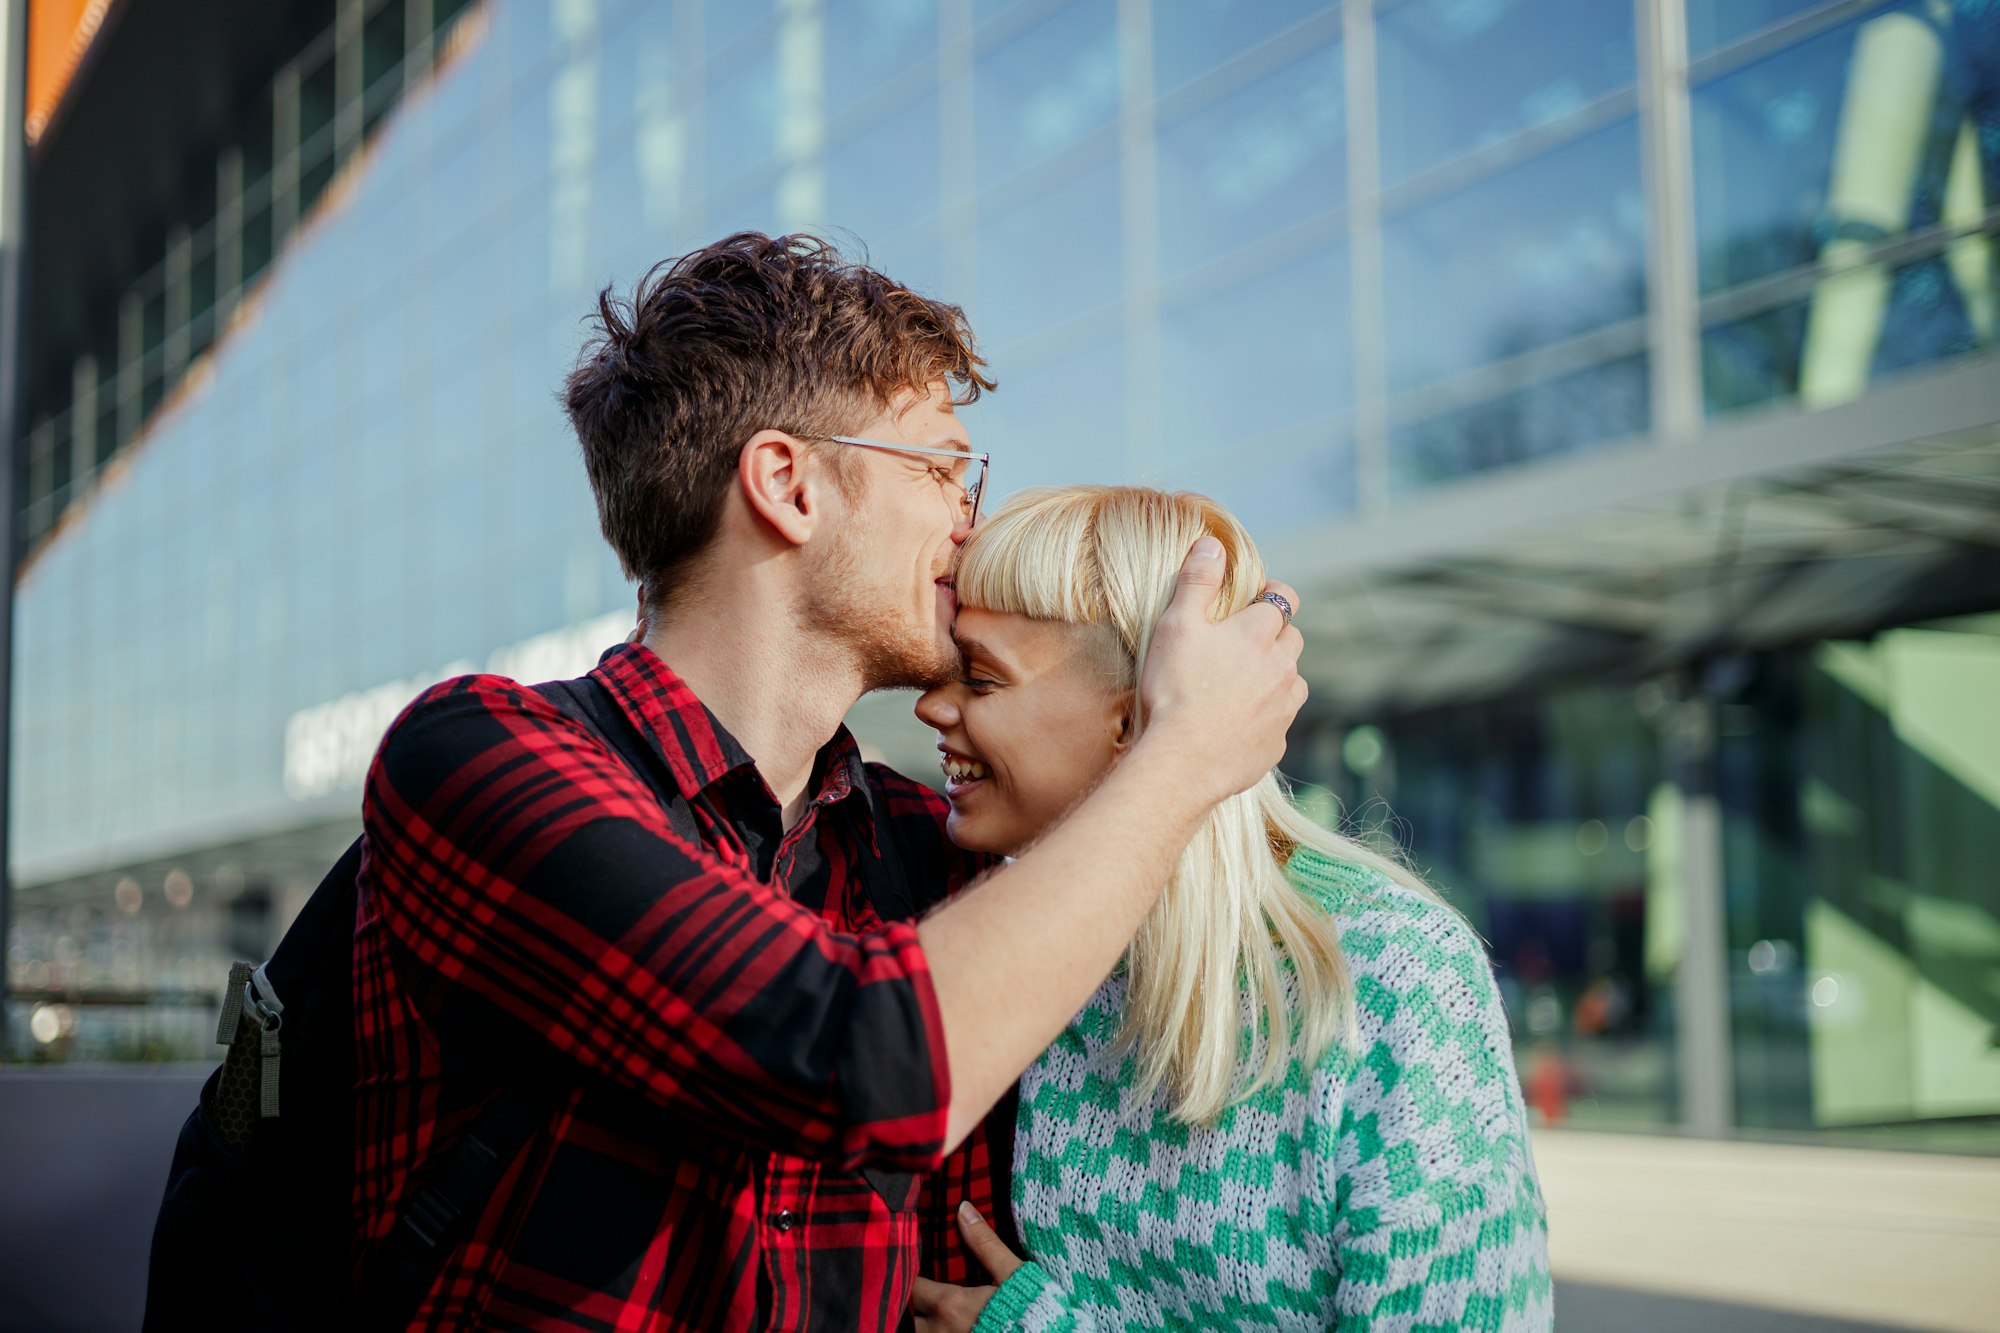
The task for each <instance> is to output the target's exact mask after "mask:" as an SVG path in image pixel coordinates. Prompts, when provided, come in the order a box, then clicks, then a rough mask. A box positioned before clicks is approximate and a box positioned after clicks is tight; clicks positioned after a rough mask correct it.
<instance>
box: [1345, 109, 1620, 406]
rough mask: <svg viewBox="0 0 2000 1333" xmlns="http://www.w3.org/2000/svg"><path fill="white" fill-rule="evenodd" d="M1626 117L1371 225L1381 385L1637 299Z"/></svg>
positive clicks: (1485, 356)
mask: <svg viewBox="0 0 2000 1333" xmlns="http://www.w3.org/2000/svg"><path fill="white" fill-rule="evenodd" d="M1645 239H1646V215H1645V203H1644V199H1643V197H1642V194H1641V190H1640V184H1639V141H1638V131H1637V128H1636V126H1634V125H1633V123H1632V122H1630V121H1626V122H1623V123H1621V124H1618V125H1614V126H1612V127H1610V128H1609V129H1606V130H1601V131H1599V132H1598V133H1596V134H1593V135H1590V136H1589V137H1587V138H1584V139H1580V140H1577V141H1576V142H1574V143H1571V144H1568V145H1565V146H1564V147H1562V148H1560V149H1558V150H1556V151H1555V152H1552V153H1549V154H1547V155H1545V156H1543V157H1540V158H1537V159H1535V160H1534V161H1532V162H1529V163H1527V164H1525V165H1523V166H1519V167H1515V168H1513V169H1511V170H1509V171H1506V172H1503V173H1501V174H1500V175H1497V176H1494V177H1491V178H1489V179H1487V180H1484V181H1481V182H1480V183H1479V184H1477V185H1474V186H1472V187H1470V188H1469V189H1465V190H1461V191H1459V192H1458V193H1457V194H1454V195H1452V196H1450V197H1448V198H1446V199H1443V200H1441V201H1439V202H1437V203H1434V204H1430V205H1427V206H1425V207H1423V208H1420V209H1418V210H1416V211H1414V212H1412V213H1409V214H1406V215H1404V216H1401V217H1395V218H1390V219H1387V220H1386V221H1385V223H1384V227H1383V238H1382V240H1383V274H1384V285H1385V289H1386V291H1385V295H1386V302H1387V309H1386V311H1385V316H1386V319H1385V322H1386V332H1387V335H1388V336H1387V360H1388V369H1389V382H1390V384H1391V385H1392V386H1394V387H1396V388H1405V387H1408V386H1410V385H1414V384H1419V383H1422V382H1424V381H1426V380H1429V379H1434V378H1437V377H1439V376H1444V375H1450V374H1453V373H1455V372H1458V371H1462V370H1468V369H1470V368H1472V367H1474V366H1478V365H1481V364H1483V363H1486V362H1489V361H1493V360H1497V359H1499V358H1502V357H1508V356H1513V355H1517V354H1519V353H1522V352H1526V351H1529V350H1531V349H1533V348H1536V347H1541V346H1545V345H1547V344H1549V343H1552V342H1558V341H1560V340H1562V339H1565V338H1569V337H1572V336H1575V335H1577V334H1580V333H1585V332H1588V331H1589V330H1592V329H1596V328H1601V327H1603V326H1605V325H1607V324H1614V323H1617V322H1619V321H1621V320H1627V319H1635V318H1637V317H1638V316H1639V315H1641V314H1642V313H1643V312H1644V310H1645V274H1646V257H1645Z"/></svg>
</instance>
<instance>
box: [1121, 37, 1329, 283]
mask: <svg viewBox="0 0 2000 1333" xmlns="http://www.w3.org/2000/svg"><path fill="white" fill-rule="evenodd" d="M1345 95H1346V92H1345V80H1344V78H1343V77H1342V73H1341V53H1340V48H1339V47H1337V46H1330V47H1324V48H1322V49H1320V50H1318V51H1315V52H1313V53H1312V54H1310V55H1308V56H1307V57H1305V58H1304V59H1303V60H1300V61H1298V62H1296V63H1295V64H1292V65H1290V66H1287V67H1286V68H1284V69H1282V70H1279V71H1278V72H1276V73H1275V74H1271V75H1268V76H1266V77H1264V78H1262V79H1259V80H1257V81H1256V82H1254V83H1252V84H1250V85H1249V86H1248V87H1246V88H1244V89H1242V90H1241V91H1239V92H1236V93H1234V94H1232V95H1230V96H1228V97H1225V98H1223V99H1222V100H1221V101H1219V102H1216V103H1214V104H1212V105H1209V106H1205V107H1203V108H1201V109H1200V110H1198V111H1195V112H1193V113H1192V114H1190V115H1188V116H1187V117H1186V118H1185V119H1183V120H1180V121H1178V122H1176V123H1172V124H1167V125H1162V126H1161V127H1160V132H1159V134H1160V138H1159V181H1160V255H1161V262H1162V265H1163V267H1164V268H1165V270H1166V272H1167V273H1169V274H1172V273H1177V272H1179V271H1181V270H1182V269H1185V268H1188V267H1190V266H1191V265H1194V264H1198V263H1200V262H1201V261H1203V260H1205V259H1209V258H1213V257H1214V256H1216V255H1220V254H1226V253H1228V252H1229V251H1231V250H1234V249H1237V248H1239V247H1241V246H1243V245H1247V244H1249V243H1250V242H1252V241H1256V240H1261V239H1263V238H1264V237H1266V236H1269V235H1271V234H1273V233H1275V232H1278V231H1282V230H1284V229H1285V228H1286V227H1288V226H1291V225H1293V224H1295V223H1298V222H1301V221H1303V220H1305V219H1307V218H1311V217H1316V216H1318V215H1320V214H1323V213H1326V212H1328V211H1330V210H1332V209H1334V208H1337V207H1338V206H1339V205H1341V204H1342V203H1344V202H1345V201H1346V199H1347V107H1346V102H1345Z"/></svg>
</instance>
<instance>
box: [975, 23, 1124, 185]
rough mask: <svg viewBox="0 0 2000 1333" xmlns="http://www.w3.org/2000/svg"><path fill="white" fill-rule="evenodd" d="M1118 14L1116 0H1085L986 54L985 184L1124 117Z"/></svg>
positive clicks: (982, 90) (982, 63)
mask: <svg viewBox="0 0 2000 1333" xmlns="http://www.w3.org/2000/svg"><path fill="white" fill-rule="evenodd" d="M1117 18H1118V13H1117V6H1116V5H1115V4H1114V3H1113V0H1078V3H1075V4H1071V5H1066V6H1064V7H1063V8H1062V9H1060V10H1058V11H1057V12H1056V13H1055V14H1054V15H1053V16H1051V17H1050V18H1048V19H1046V20H1044V21H1043V22H1041V23H1038V24H1036V25H1035V26H1034V27H1032V28H1030V29H1028V30H1027V31H1026V32H1024V33H1022V34H1021V35H1020V36H1018V37H1015V38H1013V39H1012V40H1010V41H1008V42H1007V43H1006V44H1005V45H1004V46H1001V47H1000V48H999V49H998V50H996V51H993V52H992V53H990V54H986V55H982V56H981V57H980V58H979V62H978V64H977V66H976V67H975V69H974V70H973V83H974V85H975V88H976V94H975V96H976V105H977V119H978V125H979V130H978V136H977V137H978V149H979V161H978V169H979V179H980V182H981V183H982V184H984V183H986V182H989V181H996V180H1002V179H1004V178H1005V177H1007V176H1009V175H1011V174H1013V173H1014V172H1015V171H1018V170H1019V169H1021V168H1022V167H1025V166H1029V165H1031V164H1033V163H1035V162H1038V161H1041V160H1042V159H1043V158H1046V157H1048V156H1050V155H1051V154H1053V153H1058V152H1061V151H1062V150H1063V149H1065V148H1069V147H1072V146H1073V145H1075V144H1076V143H1077V142H1078V141H1080V140H1082V139H1083V138H1084V137H1085V136H1087V135H1089V134H1091V133H1092V132H1093V131H1096V130H1101V129H1103V128H1105V127H1106V126H1108V125H1110V124H1111V123H1112V121H1113V120H1114V119H1115V118H1116V117H1117V114H1118V27H1117Z"/></svg>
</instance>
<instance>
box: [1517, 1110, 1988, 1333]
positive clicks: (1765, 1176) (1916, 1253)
mask: <svg viewBox="0 0 2000 1333" xmlns="http://www.w3.org/2000/svg"><path fill="white" fill-rule="evenodd" d="M1535 1158H1536V1162H1537V1164H1538V1166H1539V1169H1540V1171H1541V1176H1542V1185H1543V1188H1544V1190H1545V1192H1546V1193H1547V1195H1548V1200H1549V1249H1550V1260H1551V1264H1552V1266H1553V1268H1554V1270H1555V1276H1556V1285H1557V1296H1556V1315H1557V1327H1558V1328H1559V1329H1562V1330H1563V1331H1564V1333H1587V1331H1588V1330H1593V1329H1618V1330H1634V1331H1635V1333H1638V1331H1644V1333H1670V1331H1677V1330H1681V1329H1687V1330H1690V1331H1692V1330H1702V1333H1807V1330H1828V1331H1829V1333H1862V1331H1863V1330H1926V1331H1927V1333H1994V1330H2000V1161H1996V1160H1993V1159H1989V1158H1976V1157H1947V1156H1932V1155H1925V1154H1918V1153H1892V1152H1873V1151H1861V1150H1856V1149H1846V1148H1812V1147H1794V1146H1789V1145H1771V1144H1753V1143H1713V1142H1704V1141H1698V1140H1690V1139H1674V1138H1658V1137H1650V1136H1645V1137H1642V1136H1637V1135H1623V1134H1586V1133H1580V1132H1576V1131H1542V1132H1540V1133H1538V1134H1537V1135H1536V1136H1535Z"/></svg>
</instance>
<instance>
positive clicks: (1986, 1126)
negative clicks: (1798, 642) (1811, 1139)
mask: <svg viewBox="0 0 2000 1333" xmlns="http://www.w3.org/2000/svg"><path fill="white" fill-rule="evenodd" d="M1746 666H1747V667H1748V668H1749V669H1748V670H1745V671H1742V672H1740V673H1739V677H1740V680H1741V683H1740V685H1739V686H1738V687H1737V688H1735V689H1734V690H1733V691H1732V692H1731V694H1730V695H1729V696H1728V697H1727V698H1726V699H1725V700H1724V701H1723V702H1722V704H1721V708H1720V711H1721V713H1722V717H1723V723H1724V725H1723V727H1722V729H1721V730H1722V735H1721V738H1720V740H1719V748H1720V753H1719V755H1718V761H1719V763H1718V767H1719V781H1718V784H1717V785H1718V795H1719V797H1720V798H1721V805H1722V815H1723V830H1724V837H1725V848H1726V851H1727V853H1728V860H1727V874H1728V890H1729V907H1730V910H1729V919H1728V929H1729V956H1730V962H1731V974H1732V975H1731V978H1730V989H1731V1000H1732V1004H1731V1017H1732V1027H1733V1042H1734V1045H1735V1053H1736V1096H1737V1105H1736V1111H1737V1116H1738V1119H1739V1123H1741V1124H1744V1125H1746V1126H1750V1127H1753V1128H1758V1129H1776V1130H1824V1129H1847V1130H1872V1131H1873V1132H1875V1133H1877V1134H1879V1135H1882V1136H1883V1137H1888V1136H1889V1135H1893V1136H1894V1137H1895V1139H1896V1140H1897V1141H1899V1142H1901V1143H1903V1144H1907V1145H1914V1144H1918V1143H1922V1144H1927V1145H1928V1146H1932V1147H1939V1148H1945V1147H1956V1148H1958V1149H1960V1150H1965V1149H1970V1150H1973V1151H1990V1150H1991V1146H1992V1144H1993V1143H1994V1141H1995V1130H1996V1127H2000V1120H1995V1119H1994V1116H1995V1113H1996V1112H2000V1050H1996V1049H1995V1048H1994V1046H1993V1044H1992V1039H1991V1034H1992V1031H1993V1028H1994V1026H1995V1024H1996V1022H2000V995H1996V994H1995V992H1994V989H1993V987H1992V986H1991V985H1990V984H1989V983H1990V981H1991V979H1992V978H1993V977H1994V976H1995V975H2000V971H1997V970H1996V969H2000V893H1996V887H1995V886H1996V883H2000V881H1996V880H1995V878H1994V876H1993V875H1992V873H1991V869H1990V868H1991V865H1992V859H1993V856H1994V853H1995V851H1996V849H2000V733H1996V732H1995V730H1994V729H1993V728H1992V727H1991V726H1990V725H1983V724H1982V720H1983V719H1988V718H1990V717H1992V710H1991V709H1990V708H1988V707H1986V706H1985V702H1986V700H1988V699H1990V698H1992V697H1994V696H1995V694H1996V692H2000V623H1996V622H1995V620H1994V618H1993V617H1991V616H1981V617H1966V618H1963V619H1958V620H1953V621H1946V622H1942V623H1938V624H1932V625H1920V626H1911V627H1904V628H1897V629H1891V630H1888V631H1886V632H1884V633H1882V634H1880V635H1878V636H1875V637H1874V638H1872V639H1871V640H1868V641H1865V642H1852V641H1832V642H1825V643H1820V644H1816V645H1813V646H1811V647H1809V648H1805V649H1801V650H1797V651H1794V652H1788V653H1784V654H1780V655H1775V656H1773V657H1769V658H1760V659H1754V660H1753V661H1752V662H1750V663H1747V664H1746Z"/></svg>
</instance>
